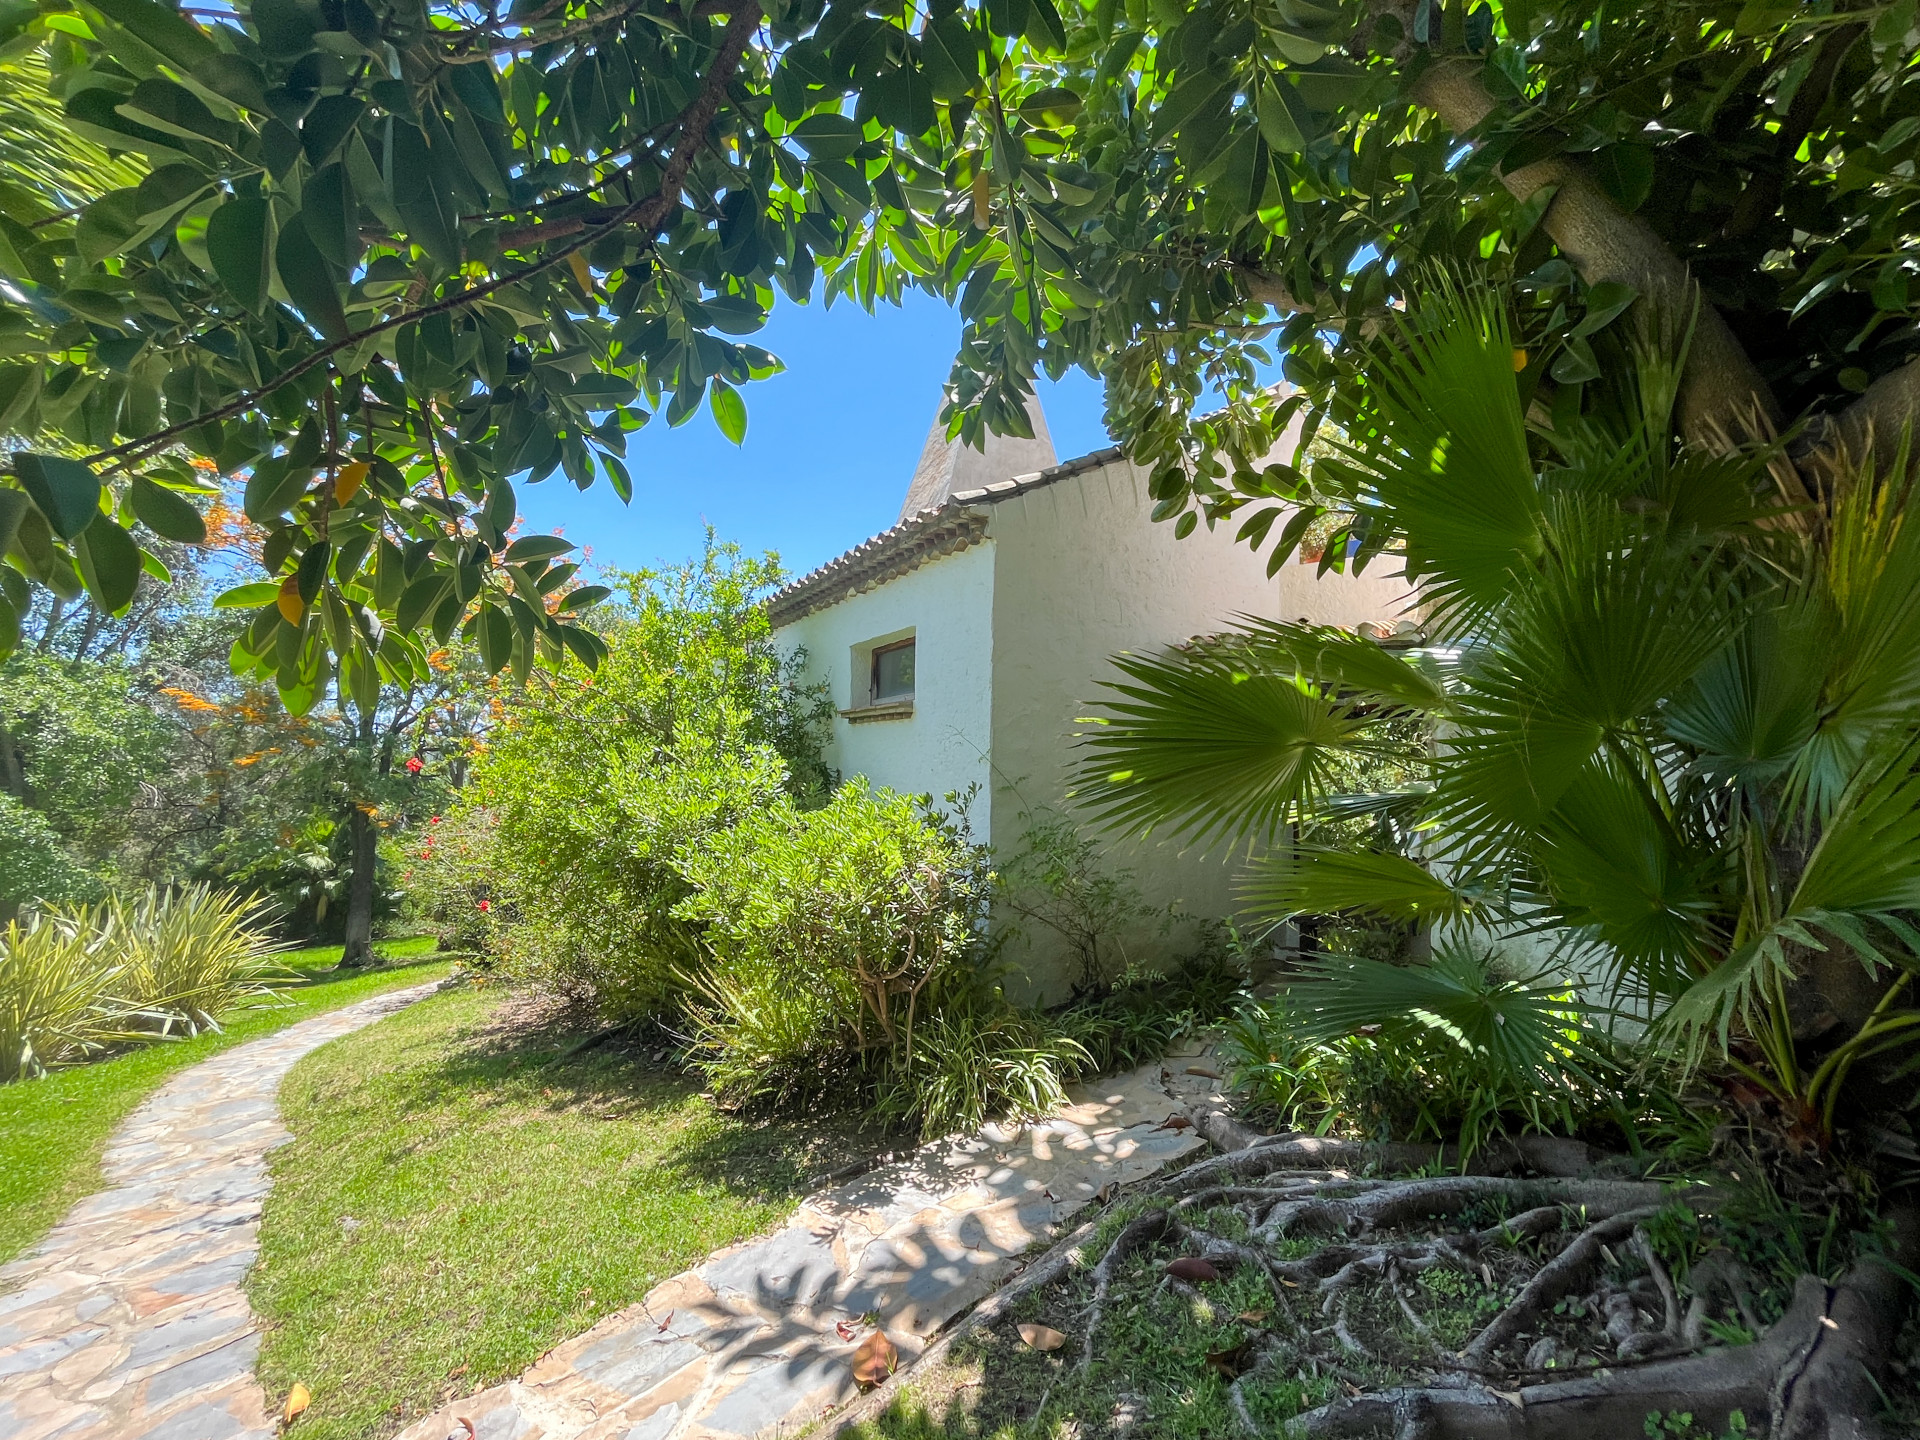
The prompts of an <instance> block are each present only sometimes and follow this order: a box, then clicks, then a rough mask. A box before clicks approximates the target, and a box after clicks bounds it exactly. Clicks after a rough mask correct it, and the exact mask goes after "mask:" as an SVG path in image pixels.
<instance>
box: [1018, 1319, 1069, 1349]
mask: <svg viewBox="0 0 1920 1440" xmlns="http://www.w3.org/2000/svg"><path fill="white" fill-rule="evenodd" d="M1020 1338H1021V1339H1022V1340H1024V1341H1026V1342H1027V1346H1028V1348H1029V1349H1032V1350H1058V1349H1059V1348H1060V1347H1061V1346H1062V1345H1064V1344H1066V1343H1067V1337H1066V1336H1064V1335H1062V1334H1061V1333H1060V1332H1059V1331H1058V1330H1055V1329H1054V1328H1053V1327H1052V1326H1051V1325H1022V1326H1021V1327H1020Z"/></svg>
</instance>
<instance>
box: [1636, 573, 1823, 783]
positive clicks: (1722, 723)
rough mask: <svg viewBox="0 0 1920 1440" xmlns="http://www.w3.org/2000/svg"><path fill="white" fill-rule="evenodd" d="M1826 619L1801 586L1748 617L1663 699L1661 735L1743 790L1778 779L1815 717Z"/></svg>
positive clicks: (1706, 771) (1703, 769) (1699, 766)
mask: <svg viewBox="0 0 1920 1440" xmlns="http://www.w3.org/2000/svg"><path fill="white" fill-rule="evenodd" d="M1831 643H1832V625H1831V623H1830V620H1829V616H1828V614H1827V613H1826V610H1825V608H1824V607H1823V606H1822V605H1821V604H1820V603H1819V600H1818V597H1817V596H1812V595H1809V594H1807V593H1805V592H1802V593H1800V594H1798V595H1796V596H1793V597H1790V598H1789V599H1788V600H1787V601H1786V603H1783V604H1782V605H1780V606H1778V607H1776V608H1774V609H1771V610H1768V611H1765V612H1763V613H1761V614H1759V615H1757V616H1755V617H1754V618H1753V619H1752V620H1751V621H1749V622H1748V623H1747V624H1746V625H1745V626H1744V627H1743V628H1742V629H1741V630H1740V632H1739V633H1738V635H1737V636H1736V637H1735V638H1734V640H1733V642H1732V643H1731V644H1729V645H1727V646H1726V647H1725V648H1723V649H1722V650H1721V651H1720V652H1719V653H1718V654H1717V655H1714V656H1713V657H1711V658H1710V659H1709V660H1708V661H1707V663H1706V664H1705V665H1703V666H1702V667H1701V668H1700V669H1699V671H1697V672H1696V673H1695V674H1694V676H1693V679H1692V680H1691V681H1690V682H1689V683H1688V684H1687V685H1685V686H1684V687H1682V689H1681V690H1680V693H1679V694H1678V696H1677V697H1676V698H1675V700H1674V702H1673V703H1672V704H1671V705H1669V706H1668V707H1667V709H1666V712H1665V714H1664V716H1663V718H1662V724H1663V726H1664V728H1665V731H1666V733H1667V735H1668V736H1669V737H1670V738H1672V739H1673V740H1675V741H1677V742H1679V743H1680V744H1682V745H1686V746H1688V747H1690V748H1691V749H1692V750H1693V751H1694V760H1693V765H1694V768H1695V769H1696V770H1697V771H1698V772H1699V773H1701V774H1703V775H1705V776H1708V777H1709V778H1712V779H1717V780H1730V781H1732V782H1734V783H1735V784H1737V785H1740V786H1742V787H1745V788H1746V789H1748V790H1749V791H1752V790H1754V789H1756V788H1757V787H1759V786H1762V785H1766V784H1769V783H1771V782H1773V781H1776V780H1778V779H1780V777H1782V776H1783V775H1785V774H1786V773H1787V771H1788V770H1789V769H1790V768H1791V767H1792V766H1793V765H1794V764H1795V763H1796V761H1797V760H1798V759H1799V756H1800V754H1801V752H1802V750H1804V749H1805V747H1806V745H1807V742H1808V741H1809V740H1811V739H1812V738H1813V733H1814V730H1815V728H1816V727H1817V726H1818V725H1819V723H1820V714H1821V707H1820V701H1821V690H1822V675H1823V672H1824V670H1825V668H1826V657H1827V656H1828V655H1829V654H1831Z"/></svg>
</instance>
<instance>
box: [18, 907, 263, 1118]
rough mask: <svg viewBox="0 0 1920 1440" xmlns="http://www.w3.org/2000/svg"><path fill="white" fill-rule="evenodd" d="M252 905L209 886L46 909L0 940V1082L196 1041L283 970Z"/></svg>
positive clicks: (258, 997) (258, 999) (257, 998)
mask: <svg viewBox="0 0 1920 1440" xmlns="http://www.w3.org/2000/svg"><path fill="white" fill-rule="evenodd" d="M279 948H280V946H279V945H278V943H277V942H276V941H274V939H273V938H272V935H271V933H270V931H269V930H268V928H267V915H266V913H265V910H264V908H263V906H262V905H261V904H260V902H258V901H256V900H251V899H247V898H245V897H242V896H239V895H234V894H230V893H227V892H223V891H216V890H213V889H211V888H210V887H208V886H204V885H188V886H184V887H181V888H179V889H170V890H169V889H160V888H152V889H149V890H146V891H144V892H143V893H141V894H139V895H138V896H135V897H133V898H131V899H125V898H112V899H108V900H104V901H101V902H100V903H99V904H96V905H75V906H68V907H59V906H48V907H45V908H43V909H42V910H40V911H39V912H38V913H36V914H34V915H32V916H30V917H29V918H28V919H27V920H25V921H18V920H16V921H13V922H10V923H9V924H8V926H7V928H6V929H5V931H3V932H0V1082H4V1081H10V1080H18V1079H23V1078H26V1077H29V1076H35V1075H44V1074H45V1073H47V1072H48V1071H49V1070H53V1069H57V1068H58V1067H60V1066H62V1065H73V1064H78V1063H80V1062H83V1061H86V1060H90V1059H93V1058H95V1057H96V1056H98V1055H100V1054H101V1053H103V1052H105V1051H108V1050H112V1049H116V1048H118V1047H120V1046H124V1045H134V1044H141V1043H145V1042H148V1041H152V1040H156V1039H171V1038H176V1037H181V1036H191V1035H197V1034H199V1033H200V1032H201V1031H202V1030H207V1029H215V1030H217V1029H218V1028H219V1017H220V1016H222V1015H225V1014H227V1013H228V1012H230V1011H233V1010H236V1009H240V1008H242V1007H244V1006H246V1005H248V1004H260V1003H265V1002H266V1001H268V1000H270V999H271V998H272V997H273V993H274V992H273V989H272V986H273V984H274V983H276V982H278V981H281V980H284V979H290V978H291V975H290V972H288V971H286V970H284V969H283V968H281V967H280V966H279V965H278V964H276V962H275V961H274V958H273V957H274V954H275V952H276V951H278V950H279Z"/></svg>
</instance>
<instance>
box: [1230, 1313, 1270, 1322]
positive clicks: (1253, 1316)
mask: <svg viewBox="0 0 1920 1440" xmlns="http://www.w3.org/2000/svg"><path fill="white" fill-rule="evenodd" d="M1269 1313H1270V1312H1268V1311H1265V1310H1242V1311H1241V1312H1240V1313H1239V1314H1238V1315H1236V1316H1234V1317H1233V1318H1234V1319H1236V1320H1238V1321H1239V1322H1240V1323H1241V1324H1242V1325H1258V1324H1259V1323H1260V1322H1261V1321H1263V1320H1265V1319H1266V1318H1267V1315H1268V1314H1269Z"/></svg>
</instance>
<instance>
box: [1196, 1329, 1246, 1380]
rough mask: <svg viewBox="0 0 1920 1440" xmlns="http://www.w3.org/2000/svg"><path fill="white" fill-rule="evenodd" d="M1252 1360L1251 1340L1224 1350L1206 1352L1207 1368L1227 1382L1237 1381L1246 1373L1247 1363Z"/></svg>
mask: <svg viewBox="0 0 1920 1440" xmlns="http://www.w3.org/2000/svg"><path fill="white" fill-rule="evenodd" d="M1252 1358H1253V1340H1252V1338H1251V1337H1249V1338H1248V1339H1245V1340H1242V1341H1241V1342H1240V1343H1239V1344H1238V1345H1234V1346H1231V1347H1229V1348H1228V1349H1225V1350H1209V1351H1208V1352H1207V1368H1208V1369H1209V1370H1213V1371H1217V1372H1218V1373H1219V1374H1221V1375H1223V1376H1225V1377H1226V1378H1227V1379H1229V1380H1238V1379H1239V1378H1240V1377H1241V1375H1243V1374H1245V1373H1246V1370H1247V1366H1248V1363H1249V1361H1251V1360H1252Z"/></svg>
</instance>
